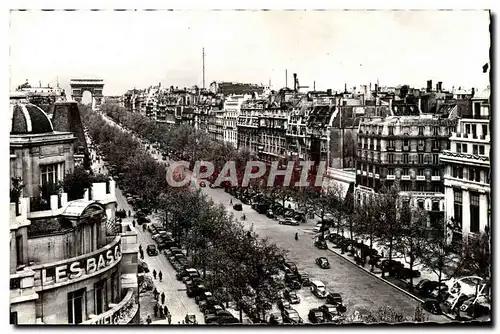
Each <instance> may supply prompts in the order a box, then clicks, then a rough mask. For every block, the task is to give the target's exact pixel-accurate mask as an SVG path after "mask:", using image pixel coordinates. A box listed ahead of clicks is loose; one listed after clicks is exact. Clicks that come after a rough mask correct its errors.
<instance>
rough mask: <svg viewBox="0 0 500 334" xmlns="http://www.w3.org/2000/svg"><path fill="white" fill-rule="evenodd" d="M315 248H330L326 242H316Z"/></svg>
mask: <svg viewBox="0 0 500 334" xmlns="http://www.w3.org/2000/svg"><path fill="white" fill-rule="evenodd" d="M314 246H316V247H317V248H319V249H328V246H327V244H326V241H325V240H316V241H315V242H314Z"/></svg>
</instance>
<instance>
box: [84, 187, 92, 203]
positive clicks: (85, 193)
mask: <svg viewBox="0 0 500 334" xmlns="http://www.w3.org/2000/svg"><path fill="white" fill-rule="evenodd" d="M89 195H90V190H89V189H85V192H84V193H83V200H85V201H88V200H89Z"/></svg>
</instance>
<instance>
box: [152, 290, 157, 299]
mask: <svg viewBox="0 0 500 334" xmlns="http://www.w3.org/2000/svg"><path fill="white" fill-rule="evenodd" d="M153 296H154V298H155V300H157V299H158V290H156V288H155V289H154V290H153Z"/></svg>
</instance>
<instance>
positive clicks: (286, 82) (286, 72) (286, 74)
mask: <svg viewBox="0 0 500 334" xmlns="http://www.w3.org/2000/svg"><path fill="white" fill-rule="evenodd" d="M285 87H286V88H288V70H285Z"/></svg>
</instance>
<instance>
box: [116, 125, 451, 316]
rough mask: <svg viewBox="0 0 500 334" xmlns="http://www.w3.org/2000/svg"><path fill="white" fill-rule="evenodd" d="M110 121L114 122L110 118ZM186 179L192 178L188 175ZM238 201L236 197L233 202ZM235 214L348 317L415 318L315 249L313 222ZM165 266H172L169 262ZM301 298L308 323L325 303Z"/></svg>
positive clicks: (363, 275) (369, 280)
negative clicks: (393, 314)
mask: <svg viewBox="0 0 500 334" xmlns="http://www.w3.org/2000/svg"><path fill="white" fill-rule="evenodd" d="M108 121H110V122H112V121H111V120H109V119H108ZM186 176H187V177H189V175H186ZM202 189H203V191H204V192H205V193H206V194H208V195H209V196H210V197H211V198H212V199H213V200H214V201H215V202H219V203H222V204H224V205H225V206H226V208H227V210H228V211H229V212H234V211H233V209H232V206H231V205H230V200H231V198H232V196H231V195H229V194H228V193H226V192H224V190H222V189H212V188H208V187H206V188H202ZM235 201H236V200H235V199H234V198H233V202H235ZM234 213H235V216H236V217H241V215H242V214H243V213H244V214H245V215H246V217H247V220H246V221H244V222H243V223H244V225H245V226H246V227H247V228H253V229H254V231H255V232H256V233H257V234H259V235H260V236H262V237H268V238H269V239H270V240H272V241H273V242H275V243H276V244H277V245H279V246H280V247H282V248H284V249H285V250H287V251H288V255H287V258H288V259H289V260H291V261H293V262H295V263H296V265H297V267H298V268H299V270H304V271H306V272H307V273H309V275H310V278H311V280H314V279H317V280H321V281H322V282H323V283H324V284H325V285H326V286H327V289H328V290H329V291H331V292H338V293H340V294H341V295H342V297H343V299H344V303H345V304H346V306H347V308H348V314H350V313H352V312H353V311H354V310H359V311H361V312H363V310H369V309H376V308H378V307H380V306H391V307H392V308H394V309H396V310H398V311H399V312H401V313H403V314H404V315H405V316H408V317H412V316H413V315H414V312H415V308H416V307H417V305H418V302H417V301H416V300H414V299H413V298H411V297H409V296H408V295H406V294H404V293H403V292H401V291H399V290H397V289H396V288H394V287H392V286H390V285H388V284H386V283H384V282H382V281H380V280H379V279H377V278H375V277H373V276H372V275H371V274H369V273H367V272H365V271H363V270H361V269H360V268H358V267H357V266H356V265H353V264H352V263H350V262H349V261H347V260H345V259H343V258H341V257H339V256H338V255H336V254H334V253H332V252H330V251H328V250H320V249H317V248H316V247H314V246H313V235H314V233H313V231H312V229H313V227H314V223H313V222H309V223H306V224H302V225H301V226H300V227H292V226H285V225H279V224H278V222H277V221H275V220H273V219H269V218H267V217H266V216H264V215H261V214H259V213H257V212H256V211H254V210H253V209H251V207H250V206H248V205H243V211H242V212H234ZM296 232H298V233H299V240H295V238H294V236H295V233H296ZM319 256H325V257H327V258H328V260H329V261H330V264H331V269H327V270H324V269H321V268H319V267H318V266H317V265H316V264H315V262H314V260H315V258H316V257H319ZM165 261H166V260H165ZM166 265H169V264H168V263H166ZM172 270H173V269H172ZM174 279H175V278H174ZM298 295H299V297H300V298H301V303H300V304H298V305H294V308H295V309H297V311H298V312H299V314H300V315H301V317H302V318H303V319H304V320H306V321H307V313H308V311H309V309H311V308H312V307H317V306H320V305H322V304H323V301H322V300H319V299H317V298H316V297H314V296H313V295H312V294H311V292H310V290H309V289H307V288H302V289H301V290H300V291H299V292H298ZM428 318H429V320H430V321H435V322H448V321H449V320H448V319H447V318H446V317H444V316H435V315H431V314H428Z"/></svg>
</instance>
